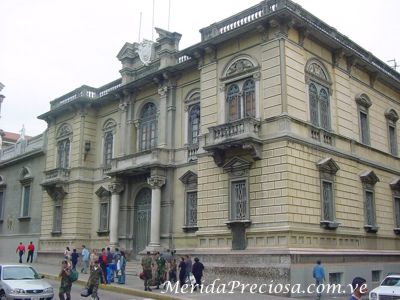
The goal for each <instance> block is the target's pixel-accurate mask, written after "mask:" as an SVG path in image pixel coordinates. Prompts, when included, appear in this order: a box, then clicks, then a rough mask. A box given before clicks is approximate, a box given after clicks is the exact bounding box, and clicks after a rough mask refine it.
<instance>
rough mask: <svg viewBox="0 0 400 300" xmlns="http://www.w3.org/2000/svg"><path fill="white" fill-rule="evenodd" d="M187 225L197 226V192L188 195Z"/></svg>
mask: <svg viewBox="0 0 400 300" xmlns="http://www.w3.org/2000/svg"><path fill="white" fill-rule="evenodd" d="M186 225H187V226H197V192H188V193H187V208H186Z"/></svg>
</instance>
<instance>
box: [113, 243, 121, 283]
mask: <svg viewBox="0 0 400 300" xmlns="http://www.w3.org/2000/svg"><path fill="white" fill-rule="evenodd" d="M120 260H121V251H119V248H115V252H114V254H113V263H114V277H117V278H118V276H119V274H118V273H119V269H121V261H120ZM118 261H119V262H120V263H119V265H118Z"/></svg>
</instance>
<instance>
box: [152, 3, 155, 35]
mask: <svg viewBox="0 0 400 300" xmlns="http://www.w3.org/2000/svg"><path fill="white" fill-rule="evenodd" d="M154 2H155V0H153V16H152V18H151V40H152V41H154Z"/></svg>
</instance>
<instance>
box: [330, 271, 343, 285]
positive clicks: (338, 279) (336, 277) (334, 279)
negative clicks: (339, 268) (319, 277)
mask: <svg viewBox="0 0 400 300" xmlns="http://www.w3.org/2000/svg"><path fill="white" fill-rule="evenodd" d="M342 275H343V273H339V272H335V273H329V283H330V284H342Z"/></svg>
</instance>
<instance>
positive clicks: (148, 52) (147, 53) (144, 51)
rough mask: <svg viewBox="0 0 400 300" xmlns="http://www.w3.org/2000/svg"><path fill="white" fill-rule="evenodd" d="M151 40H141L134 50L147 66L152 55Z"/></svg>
mask: <svg viewBox="0 0 400 300" xmlns="http://www.w3.org/2000/svg"><path fill="white" fill-rule="evenodd" d="M153 44H154V43H153V42H152V41H149V40H143V42H141V43H140V44H139V45H138V50H136V52H137V54H139V58H140V60H141V61H142V63H143V64H144V65H145V66H147V65H148V64H149V63H150V62H151V59H152V56H153Z"/></svg>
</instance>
